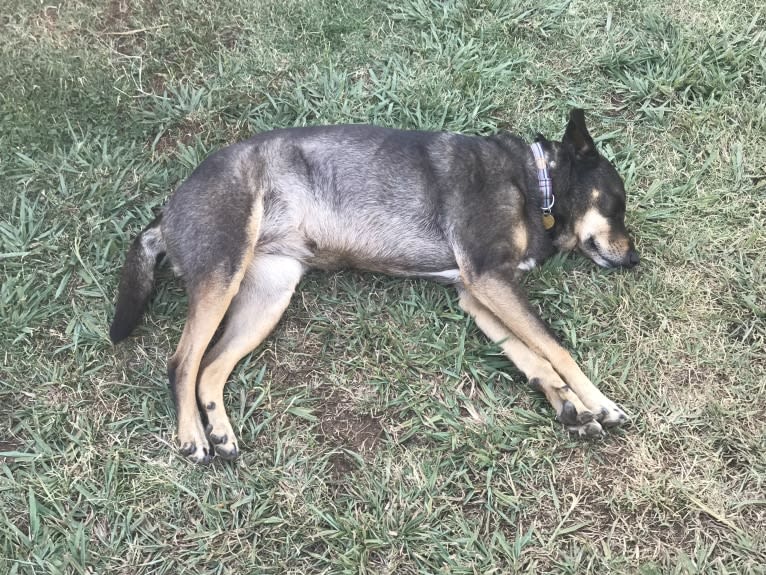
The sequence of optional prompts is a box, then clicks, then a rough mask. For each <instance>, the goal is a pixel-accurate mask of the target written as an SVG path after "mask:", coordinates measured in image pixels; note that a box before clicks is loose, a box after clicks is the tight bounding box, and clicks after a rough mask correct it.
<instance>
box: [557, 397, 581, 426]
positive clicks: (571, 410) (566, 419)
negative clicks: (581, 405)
mask: <svg viewBox="0 0 766 575" xmlns="http://www.w3.org/2000/svg"><path fill="white" fill-rule="evenodd" d="M559 421H560V422H561V423H563V424H564V425H576V424H577V410H576V409H575V406H574V404H573V403H572V402H571V401H565V402H564V404H563V405H562V406H561V413H560V414H559Z"/></svg>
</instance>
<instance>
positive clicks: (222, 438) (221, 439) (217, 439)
mask: <svg viewBox="0 0 766 575" xmlns="http://www.w3.org/2000/svg"><path fill="white" fill-rule="evenodd" d="M227 439H229V436H228V435H226V434H225V433H224V434H223V435H213V434H211V435H210V441H211V442H212V443H215V444H221V443H226V440H227Z"/></svg>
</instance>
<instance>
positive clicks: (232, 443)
mask: <svg viewBox="0 0 766 575" xmlns="http://www.w3.org/2000/svg"><path fill="white" fill-rule="evenodd" d="M303 272H304V267H303V264H301V263H300V262H299V261H298V260H296V259H294V258H291V257H286V256H278V255H256V256H255V258H254V259H253V261H252V263H251V264H250V267H249V268H248V270H247V272H246V274H245V277H244V279H243V280H242V283H241V285H240V289H239V293H238V294H237V295H236V297H235V298H234V300H233V301H232V303H231V306H230V307H229V311H228V314H227V317H226V326H225V328H224V330H223V333H222V334H221V337H220V339H219V340H218V342H217V343H216V344H215V345H214V346H213V348H212V349H211V350H210V351H209V352H207V354H206V355H205V357H204V358H203V360H202V369H201V374H200V377H199V381H198V383H197V398H198V399H199V404H200V406H201V408H202V409H203V410H204V411H205V414H206V415H207V420H208V425H207V429H206V432H207V436H208V438H209V439H210V443H211V444H212V445H213V448H214V449H215V451H216V453H217V454H218V455H220V456H221V457H223V458H224V459H235V458H236V457H237V455H238V454H239V451H238V449H237V439H236V436H235V434H234V430H233V429H232V427H231V423H230V421H229V418H228V417H227V415H226V410H225V408H224V404H223V388H224V385H225V384H226V379H227V378H228V376H229V374H230V373H231V371H232V370H233V369H234V366H235V365H236V364H237V363H238V362H239V360H241V359H242V358H243V357H244V356H245V355H247V354H248V353H250V352H251V351H252V350H253V349H255V348H256V347H258V345H260V343H261V342H262V341H263V340H264V339H265V338H266V336H268V335H269V333H270V332H271V330H272V329H274V326H276V324H277V322H278V321H279V318H280V317H282V314H283V313H284V311H285V309H287V306H288V304H289V303H290V298H291V297H292V295H293V292H294V291H295V286H296V285H297V284H298V281H299V280H300V278H301V276H302V275H303Z"/></svg>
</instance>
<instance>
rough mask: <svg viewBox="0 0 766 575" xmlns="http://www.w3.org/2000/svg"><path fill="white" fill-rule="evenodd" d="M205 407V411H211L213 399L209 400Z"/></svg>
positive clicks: (213, 405)
mask: <svg viewBox="0 0 766 575" xmlns="http://www.w3.org/2000/svg"><path fill="white" fill-rule="evenodd" d="M205 409H206V410H207V411H213V410H214V409H215V401H211V402H210V403H208V404H207V405H206V406H205Z"/></svg>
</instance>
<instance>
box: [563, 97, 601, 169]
mask: <svg viewBox="0 0 766 575" xmlns="http://www.w3.org/2000/svg"><path fill="white" fill-rule="evenodd" d="M562 141H563V143H564V144H566V145H567V146H568V147H570V149H571V151H572V153H573V154H574V157H575V158H577V159H578V160H583V161H588V160H595V159H596V158H598V151H597V150H596V144H595V143H594V142H593V138H591V137H590V134H589V133H588V128H586V127H585V113H584V112H583V111H582V110H581V109H580V108H573V109H572V111H571V112H569V123H568V124H567V129H566V132H564V139H563V140H562Z"/></svg>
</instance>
